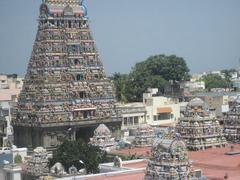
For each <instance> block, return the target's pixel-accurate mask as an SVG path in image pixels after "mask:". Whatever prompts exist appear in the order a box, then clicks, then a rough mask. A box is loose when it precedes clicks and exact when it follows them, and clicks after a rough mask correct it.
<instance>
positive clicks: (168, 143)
mask: <svg viewBox="0 0 240 180" xmlns="http://www.w3.org/2000/svg"><path fill="white" fill-rule="evenodd" d="M151 153H152V158H150V160H149V162H148V166H147V169H146V172H145V177H144V180H159V179H169V180H181V179H184V180H185V179H186V180H187V179H193V176H194V171H193V169H192V166H191V164H190V162H189V159H188V155H187V147H186V145H185V143H184V141H183V140H181V138H180V137H179V135H176V136H175V137H173V138H171V139H168V138H167V139H165V138H163V139H157V140H155V142H154V144H153V147H152V150H151Z"/></svg>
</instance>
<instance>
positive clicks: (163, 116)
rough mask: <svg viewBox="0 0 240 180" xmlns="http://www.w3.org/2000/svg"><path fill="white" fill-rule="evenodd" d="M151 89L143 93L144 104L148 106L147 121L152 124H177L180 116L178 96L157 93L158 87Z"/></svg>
mask: <svg viewBox="0 0 240 180" xmlns="http://www.w3.org/2000/svg"><path fill="white" fill-rule="evenodd" d="M150 91H151V92H150ZM150 91H149V93H144V94H143V104H144V105H145V107H146V123H147V124H150V125H152V126H168V125H170V124H175V123H176V122H177V120H178V119H179V117H180V104H179V101H178V98H172V97H164V96H159V95H158V94H157V93H156V92H157V89H150Z"/></svg>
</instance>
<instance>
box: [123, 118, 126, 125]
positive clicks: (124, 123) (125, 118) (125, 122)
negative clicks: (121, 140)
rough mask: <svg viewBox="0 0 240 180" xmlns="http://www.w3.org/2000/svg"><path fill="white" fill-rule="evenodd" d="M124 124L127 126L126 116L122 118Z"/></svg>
mask: <svg viewBox="0 0 240 180" xmlns="http://www.w3.org/2000/svg"><path fill="white" fill-rule="evenodd" d="M123 123H124V125H125V126H127V118H124V122H123Z"/></svg>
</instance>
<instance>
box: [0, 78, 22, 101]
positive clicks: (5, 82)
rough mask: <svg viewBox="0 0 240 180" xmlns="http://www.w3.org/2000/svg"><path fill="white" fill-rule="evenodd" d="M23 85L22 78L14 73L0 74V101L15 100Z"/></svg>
mask: <svg viewBox="0 0 240 180" xmlns="http://www.w3.org/2000/svg"><path fill="white" fill-rule="evenodd" d="M22 86H23V78H20V77H18V76H17V75H16V74H10V75H6V74H0V101H16V99H17V97H18V95H19V93H20V91H21V89H22Z"/></svg>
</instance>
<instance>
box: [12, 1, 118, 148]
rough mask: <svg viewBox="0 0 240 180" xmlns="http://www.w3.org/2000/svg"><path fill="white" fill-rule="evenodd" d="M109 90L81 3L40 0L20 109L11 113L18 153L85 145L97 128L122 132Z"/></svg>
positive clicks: (19, 101)
mask: <svg viewBox="0 0 240 180" xmlns="http://www.w3.org/2000/svg"><path fill="white" fill-rule="evenodd" d="M114 103H115V99H114V96H113V91H112V84H111V82H110V80H109V79H108V78H107V77H106V75H105V72H104V68H103V64H102V62H101V60H100V58H99V54H98V52H97V49H96V45H95V41H94V40H93V38H92V35H91V32H90V29H89V21H88V17H87V9H86V7H85V5H83V4H82V1H81V3H80V0H71V1H63V0H44V1H43V2H42V4H41V6H40V15H39V21H38V31H37V36H36V40H35V42H34V46H33V51H32V55H31V58H30V61H29V64H28V69H27V73H26V76H25V79H24V84H23V89H22V91H21V93H20V95H19V98H18V104H17V106H16V108H15V111H14V112H13V114H14V118H13V128H14V142H15V144H16V145H17V146H19V147H23V146H24V147H28V149H29V150H30V151H31V150H33V149H34V148H35V147H38V146H43V147H44V148H47V150H53V149H55V148H56V146H57V145H59V144H60V143H61V142H62V139H64V138H65V137H68V138H70V139H78V138H80V137H81V138H84V139H86V140H89V138H90V137H91V136H92V135H93V131H94V129H95V128H96V127H97V126H98V125H99V124H102V123H104V124H107V125H108V127H109V128H111V129H112V130H116V129H120V126H121V120H120V119H118V117H117V116H116V112H115V109H114V107H115V105H114Z"/></svg>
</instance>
